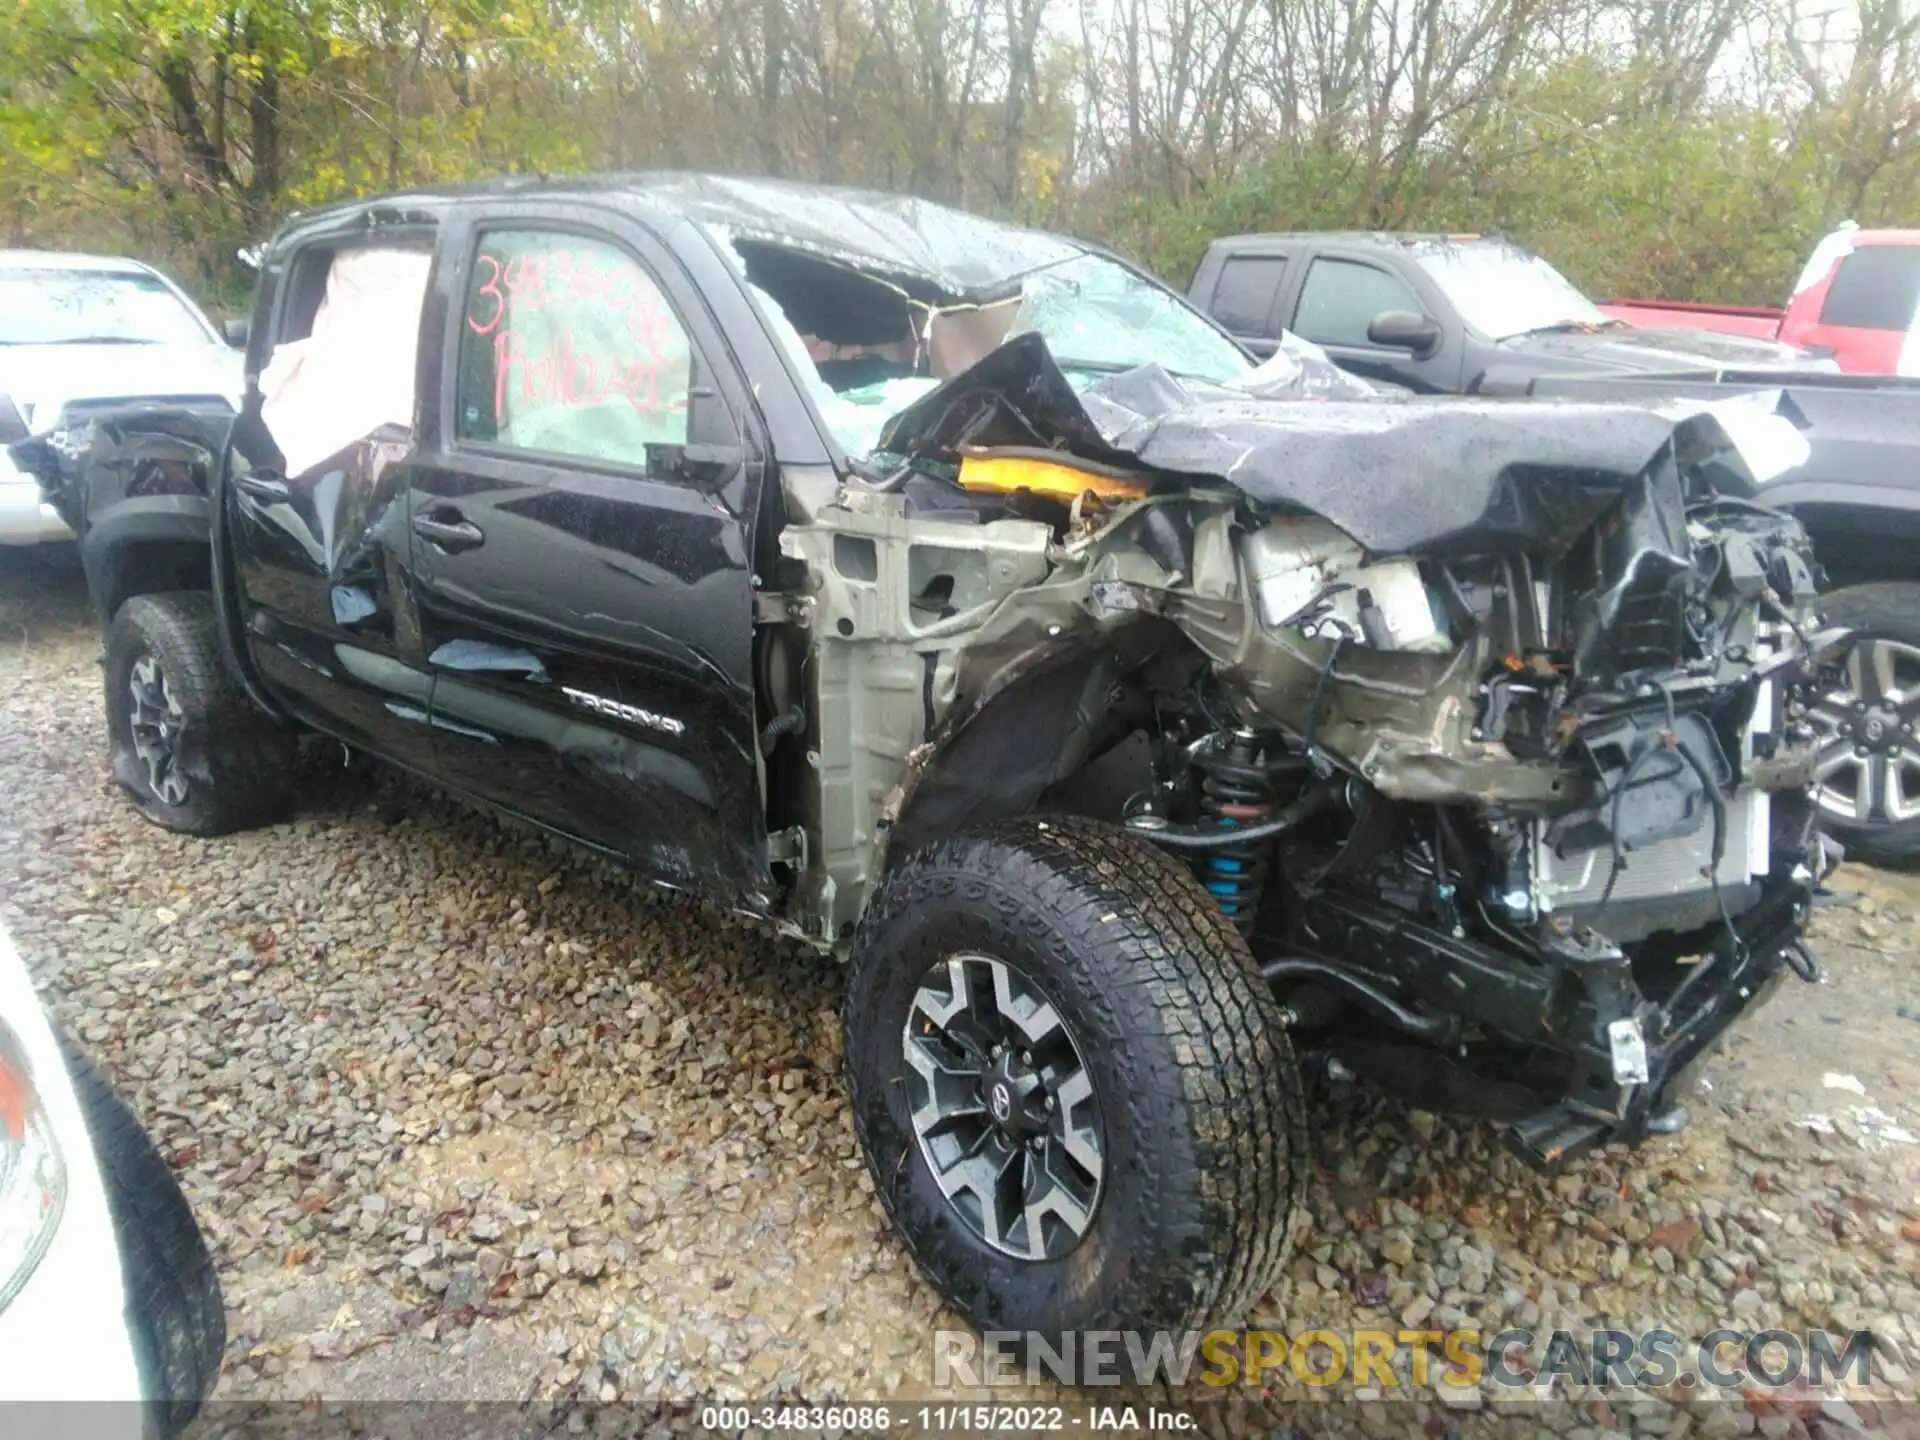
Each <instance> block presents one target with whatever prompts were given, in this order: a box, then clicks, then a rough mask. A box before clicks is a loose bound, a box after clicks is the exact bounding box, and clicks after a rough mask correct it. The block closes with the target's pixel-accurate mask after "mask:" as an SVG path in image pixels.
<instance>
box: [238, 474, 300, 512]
mask: <svg viewBox="0 0 1920 1440" xmlns="http://www.w3.org/2000/svg"><path fill="white" fill-rule="evenodd" d="M233 483H234V484H235V485H237V486H238V487H239V488H240V489H241V490H242V491H243V492H245V493H246V494H248V495H251V496H252V497H253V498H254V499H256V500H264V501H265V502H266V503H267V504H269V505H282V504H285V503H286V501H287V499H288V498H289V496H288V491H287V482H286V481H285V480H282V479H281V478H280V477H279V476H278V475H275V474H274V473H273V472H272V471H271V470H254V471H251V472H249V473H248V474H245V475H236V476H234V477H233Z"/></svg>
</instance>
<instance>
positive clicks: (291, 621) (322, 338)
mask: <svg viewBox="0 0 1920 1440" xmlns="http://www.w3.org/2000/svg"><path fill="white" fill-rule="evenodd" d="M432 243H433V228H432V224H431V221H429V220H424V219H423V220H422V222H421V224H420V226H419V227H418V228H409V227H405V226H398V227H394V228H392V229H388V230H383V231H382V232H381V233H380V235H379V237H378V238H377V239H376V238H374V237H373V236H371V235H369V234H368V233H367V231H366V229H365V227H363V226H358V225H352V226H343V228H341V229H340V230H338V231H337V232H336V231H316V232H314V233H311V234H309V235H308V236H306V237H304V238H303V239H301V240H300V241H298V242H296V243H295V244H293V245H292V246H291V247H290V248H287V249H285V250H283V251H282V252H280V253H278V254H276V255H274V256H272V257H270V260H269V269H268V272H267V274H266V275H265V277H264V278H263V286H262V292H261V302H262V303H261V305H260V306H259V308H258V310H257V313H256V329H258V330H260V331H261V332H262V333H261V334H259V335H256V336H255V337H254V343H253V347H252V350H251V358H250V360H249V369H250V370H254V369H255V368H256V367H257V373H255V374H253V375H250V377H249V381H248V386H247V395H246V398H245V401H244V402H243V404H242V406H241V411H240V414H239V416H238V417H237V418H236V420H235V421H234V425H233V431H232V439H231V444H230V447H229V450H228V458H227V474H226V483H225V489H224V494H223V502H224V504H225V505H226V507H227V521H228V527H227V529H228V535H229V537H230V541H231V554H232V567H233V573H234V580H235V583H236V585H237V588H238V599H239V610H240V624H241V628H242V633H243V636H244V641H245V644H246V647H247V652H248V657H249V659H250V660H251V661H252V662H253V665H254V668H255V670H256V671H257V673H258V674H259V676H260V678H261V680H262V681H263V682H264V683H265V684H266V686H267V688H268V689H269V690H271V691H272V692H273V694H274V695H275V697H276V698H277V699H279V700H280V702H281V703H283V704H285V705H286V706H287V707H288V708H289V709H290V710H292V711H293V712H294V713H295V714H297V715H298V716H299V717H300V718H301V719H303V720H305V721H307V722H308V723H310V724H312V725H315V726H317V727H318V728H320V729H322V730H324V731H326V732H327V733H329V734H331V735H334V736H336V737H337V738H339V739H341V740H343V741H346V742H347V743H349V744H352V745H354V746H356V747H359V748H362V749H366V750H370V751H372V752H374V753H376V754H379V755H383V756H385V757H387V758H388V759H390V760H394V761H397V762H398V763H400V764H402V765H406V766H409V767H411V768H414V769H417V770H428V769H430V768H431V766H432V761H433V743H432V737H431V735H430V733H429V731H428V727H427V692H428V690H429V688H430V686H431V682H430V679H429V677H428V675H427V672H426V669H425V657H424V655H423V654H422V652H421V649H420V645H419V633H418V626H417V624H416V623H415V618H414V615H413V612H412V603H411V596H410V593H409V591H408V590H407V587H406V586H405V584H404V583H402V577H403V576H404V574H405V572H406V568H407V564H408V554H409V551H410V549H411V548H412V547H411V543H410V536H409V535H408V532H407V527H406V513H405V504H404V497H405V495H406V490H407V475H408V468H409V466H410V464H411V462H412V456H413V428H412V419H413V409H414V391H415V375H416V370H417V361H418V354H419V349H420V345H419V316H420V310H421V304H422V300H423V297H424V295H425V287H426V277H427V270H428V265H429V260H430V255H431V247H432Z"/></svg>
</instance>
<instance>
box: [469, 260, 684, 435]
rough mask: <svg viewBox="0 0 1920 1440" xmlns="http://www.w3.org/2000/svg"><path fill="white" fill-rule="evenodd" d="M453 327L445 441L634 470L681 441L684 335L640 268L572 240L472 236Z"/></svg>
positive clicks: (658, 292)
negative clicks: (650, 449) (460, 313)
mask: <svg viewBox="0 0 1920 1440" xmlns="http://www.w3.org/2000/svg"><path fill="white" fill-rule="evenodd" d="M465 322H466V323H465V324H464V325H463V326H462V327H461V337H460V359H459V367H460V368H459V378H458V383H457V387H456V389H455V393H454V411H455V414H454V427H455V434H456V435H457V436H458V437H459V438H460V439H463V440H483V441H490V442H493V443H496V444H500V445H510V446H512V447H514V448H515V449H523V450H539V451H544V452H547V453H549V454H559V455H577V456H581V457H583V458H586V459H592V460H611V461H616V462H618V463H620V464H625V465H640V464H643V463H644V462H645V460H646V447H647V446H648V445H684V444H686V442H687V398H688V393H689V390H690V388H691V384H692V368H693V358H692V349H691V346H690V343H689V341H688V339H687V333H686V331H685V329H684V328H682V326H681V324H680V321H679V319H678V318H677V317H676V316H675V315H674V313H673V310H672V308H671V307H670V306H669V305H668V303H667V298H666V296H665V295H663V294H662V293H661V292H660V288H659V287H658V286H657V285H656V284H654V282H653V279H652V277H651V276H649V275H648V274H647V272H646V271H645V270H644V269H643V268H642V267H641V265H640V263H639V262H638V261H637V260H635V259H634V258H633V257H632V256H631V255H629V254H627V253H626V252H625V251H624V250H621V249H620V248H619V247H617V246H614V245H610V244H606V243H604V242H602V241H598V240H591V239H588V238H586V237H584V236H580V235H569V234H562V233H558V232H542V231H532V230H517V231H516V230H496V231H490V232H489V233H487V234H486V235H484V236H482V237H481V241H480V248H479V250H478V252H477V253H476V254H475V256H474V265H473V273H472V276H471V278H470V279H469V281H468V285H467V296H466V312H465Z"/></svg>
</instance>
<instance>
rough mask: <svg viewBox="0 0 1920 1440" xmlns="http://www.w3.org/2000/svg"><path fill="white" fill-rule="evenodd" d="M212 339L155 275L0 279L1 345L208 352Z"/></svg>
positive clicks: (16, 274) (14, 274)
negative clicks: (172, 347)
mask: <svg viewBox="0 0 1920 1440" xmlns="http://www.w3.org/2000/svg"><path fill="white" fill-rule="evenodd" d="M210 338H211V337H210V336H209V335H208V334H207V331H206V328H205V327H204V326H202V325H201V323H200V320H199V317H198V316H196V315H195V314H194V313H193V311H191V310H189V309H188V308H187V307H186V306H185V305H184V304H182V303H181V300H180V297H179V296H178V295H176V294H174V293H173V291H172V290H171V289H170V288H169V287H168V286H167V284H166V283H165V282H164V281H162V280H160V279H158V278H157V277H155V276H152V275H141V274H138V273H119V274H114V273H101V272H89V271H74V270H12V271H7V272H5V273H0V345H99V344H122V345H168V344H172V345H193V344H200V345H204V344H207V343H208V342H209V340H210Z"/></svg>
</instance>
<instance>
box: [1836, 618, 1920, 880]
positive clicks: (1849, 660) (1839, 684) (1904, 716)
mask: <svg viewBox="0 0 1920 1440" xmlns="http://www.w3.org/2000/svg"><path fill="white" fill-rule="evenodd" d="M1824 609H1825V611H1826V615H1827V619H1828V620H1829V622H1831V623H1833V624H1838V625H1847V626H1851V627H1852V628H1853V629H1854V630H1855V631H1857V632H1858V636H1859V638H1858V639H1857V640H1855V642H1854V643H1853V645H1852V646H1851V648H1849V649H1848V651H1847V652H1846V654H1845V656H1844V657H1843V658H1842V659H1841V660H1840V661H1839V662H1837V663H1836V664H1835V665H1833V666H1831V667H1830V668H1829V671H1828V674H1827V675H1826V677H1825V679H1826V684H1825V686H1824V687H1823V694H1822V697H1821V699H1820V701H1819V702H1818V703H1817V704H1816V705H1815V706H1814V709H1813V714H1812V716H1811V718H1812V720H1813V723H1814V726H1815V728H1816V729H1817V730H1818V731H1819V733H1820V737H1821V746H1820V752H1819V758H1818V761H1817V763H1816V767H1815V776H1816V785H1817V789H1816V790H1815V798H1816V799H1817V800H1818V801H1819V805H1820V823H1821V825H1822V826H1823V827H1825V829H1826V830H1827V831H1828V832H1829V833H1830V834H1831V835H1833V837H1834V838H1835V839H1837V840H1838V841H1839V842H1840V843H1841V844H1842V845H1844V846H1846V848H1847V853H1848V854H1850V855H1852V856H1854V857H1856V858H1858V859H1862V860H1872V861H1875V862H1877V863H1879V864H1882V865H1898V866H1907V865H1912V864H1914V863H1915V862H1916V861H1920V585H1912V584H1881V585H1856V586H1854V587H1852V588H1851V589H1847V590H1839V591H1835V592H1834V593H1833V594H1832V595H1831V596H1828V597H1827V599H1826V603H1825V606H1824Z"/></svg>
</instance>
